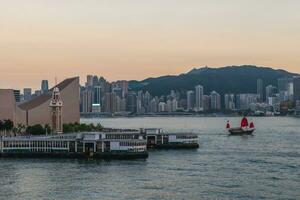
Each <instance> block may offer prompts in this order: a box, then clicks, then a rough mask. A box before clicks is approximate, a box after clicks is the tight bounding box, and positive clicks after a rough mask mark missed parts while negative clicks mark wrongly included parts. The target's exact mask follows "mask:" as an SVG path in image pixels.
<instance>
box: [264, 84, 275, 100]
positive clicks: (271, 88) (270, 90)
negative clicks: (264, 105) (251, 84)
mask: <svg viewBox="0 0 300 200" xmlns="http://www.w3.org/2000/svg"><path fill="white" fill-rule="evenodd" d="M275 92H276V87H275V86H273V85H268V86H267V87H266V102H268V101H269V97H273V96H274V95H275Z"/></svg>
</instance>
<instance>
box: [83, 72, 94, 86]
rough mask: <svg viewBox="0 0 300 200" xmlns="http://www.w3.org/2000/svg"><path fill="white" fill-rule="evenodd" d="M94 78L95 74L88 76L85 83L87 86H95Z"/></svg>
mask: <svg viewBox="0 0 300 200" xmlns="http://www.w3.org/2000/svg"><path fill="white" fill-rule="evenodd" d="M93 78H94V76H93V75H87V76H86V83H85V86H86V87H89V86H93Z"/></svg>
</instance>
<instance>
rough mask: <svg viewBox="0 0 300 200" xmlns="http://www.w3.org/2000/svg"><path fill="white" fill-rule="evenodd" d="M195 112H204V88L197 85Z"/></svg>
mask: <svg viewBox="0 0 300 200" xmlns="http://www.w3.org/2000/svg"><path fill="white" fill-rule="evenodd" d="M195 101H196V102H195V104H196V106H195V110H196V111H203V110H204V109H203V86H202V85H197V86H196V87H195Z"/></svg>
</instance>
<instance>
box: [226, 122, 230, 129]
mask: <svg viewBox="0 0 300 200" xmlns="http://www.w3.org/2000/svg"><path fill="white" fill-rule="evenodd" d="M226 128H227V129H230V124H229V121H227V124H226Z"/></svg>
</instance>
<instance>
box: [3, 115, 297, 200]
mask: <svg viewBox="0 0 300 200" xmlns="http://www.w3.org/2000/svg"><path fill="white" fill-rule="evenodd" d="M226 120H230V121H231V122H232V124H233V125H238V123H239V118H225V117H143V118H106V119H82V121H83V122H87V123H91V122H94V123H97V122H100V123H101V124H103V125H104V126H106V127H114V128H141V127H143V128H153V127H155V128H156V127H159V128H164V129H165V130H168V131H174V132H178V131H179V132H181V131H186V132H195V133H197V134H198V135H199V143H200V148H199V149H198V150H159V151H157V150H156V151H152V152H150V155H149V158H148V159H146V160H144V159H142V160H129V161H125V160H113V161H93V160H68V159H42V160H41V159H7V158H6V159H0V183H1V186H0V199H1V200H2V199H24V200H27V199H28V200H29V199H30V200H31V199H64V200H68V199H72V200H81V199H300V119H299V118H289V117H277V118H272V117H268V118H252V120H253V121H254V123H255V125H256V128H257V130H256V132H255V134H254V136H245V137H244V136H243V137H241V136H230V137H229V136H228V135H227V132H226V130H225V128H224V127H225V123H226Z"/></svg>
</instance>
